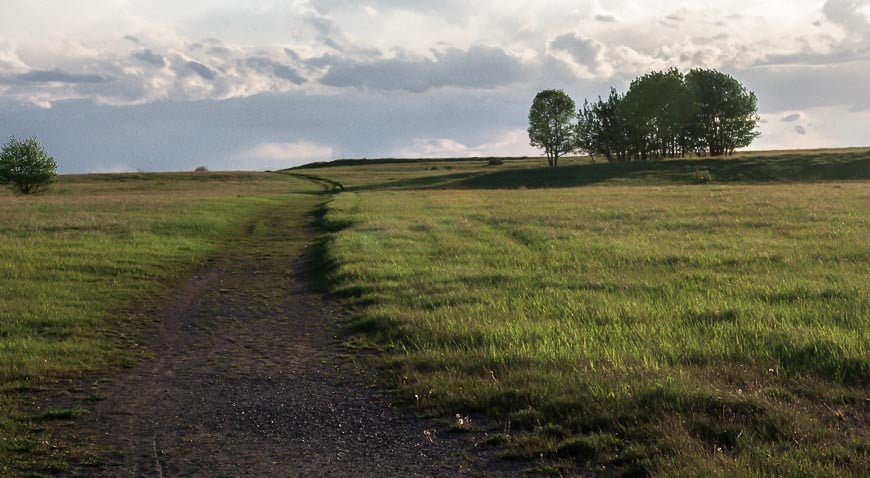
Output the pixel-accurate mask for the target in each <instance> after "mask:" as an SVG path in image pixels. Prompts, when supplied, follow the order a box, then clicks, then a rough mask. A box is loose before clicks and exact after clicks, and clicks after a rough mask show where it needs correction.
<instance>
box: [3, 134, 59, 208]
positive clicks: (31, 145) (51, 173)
mask: <svg viewBox="0 0 870 478" xmlns="http://www.w3.org/2000/svg"><path fill="white" fill-rule="evenodd" d="M56 180H57V163H56V162H55V161H54V158H52V157H51V156H49V155H48V153H47V152H46V151H45V148H43V147H42V145H41V144H39V141H38V140H37V139H36V137H35V136H31V137H29V138H27V139H24V140H19V139H18V138H16V137H14V136H13V137H12V138H10V139H9V142H8V143H6V144H5V145H4V146H3V149H2V150H0V183H3V184H9V185H10V186H11V187H12V189H14V190H15V191H17V192H19V193H21V194H30V193H34V192H36V191H38V190H39V189H42V188H44V187H46V186H49V185H51V184H52V183H54V182H55V181H56Z"/></svg>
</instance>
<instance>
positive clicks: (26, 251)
mask: <svg viewBox="0 0 870 478" xmlns="http://www.w3.org/2000/svg"><path fill="white" fill-rule="evenodd" d="M315 190H316V186H312V185H311V184H310V183H308V182H305V181H301V180H298V179H293V178H289V177H287V176H283V175H268V174H256V173H199V174H195V175H194V174H127V175H86V176H65V177H61V178H60V181H59V183H58V184H57V186H55V188H54V190H53V191H52V192H51V193H50V194H45V195H39V196H30V197H23V196H12V195H10V194H3V195H0V436H2V440H0V474H5V472H10V470H11V469H16V467H17V468H18V469H26V468H28V467H30V465H23V464H22V463H25V462H27V461H33V462H34V463H35V464H34V465H33V467H31V468H34V467H35V468H40V467H44V466H46V463H48V464H49V465H50V461H51V458H50V455H51V453H52V452H51V450H50V445H49V444H48V443H47V442H44V441H43V440H39V439H37V437H36V435H34V434H33V433H31V431H32V430H34V429H36V430H38V429H40V428H42V425H41V424H39V423H37V424H33V423H31V421H32V420H31V418H32V417H31V413H32V412H31V411H29V410H27V409H26V408H22V406H21V400H22V399H23V398H24V397H28V396H30V394H31V393H32V391H33V390H38V389H40V388H43V387H45V386H47V385H50V384H51V383H53V382H54V381H57V380H61V379H67V378H70V377H77V376H80V375H81V374H83V373H86V372H89V371H94V370H100V369H105V368H106V367H111V366H118V365H124V364H128V363H130V361H131V360H133V359H134V358H135V357H136V356H137V350H138V349H137V346H136V343H135V341H136V338H137V336H138V334H140V333H141V331H142V330H143V327H148V326H149V325H150V324H149V323H147V322H144V323H143V322H142V321H147V320H148V319H147V318H148V317H149V316H148V314H147V311H146V310H143V307H146V306H147V304H149V302H153V300H154V299H155V298H156V297H158V296H159V295H161V294H163V293H165V292H166V291H167V290H168V288H169V287H170V286H171V284H172V283H173V281H175V280H177V279H179V278H180V277H181V276H182V275H183V274H184V273H186V272H190V271H193V270H194V269H195V268H196V267H197V266H198V265H200V264H202V263H203V262H204V261H206V260H207V259H208V258H209V257H210V256H213V255H214V254H219V253H220V251H221V250H222V249H223V248H225V247H226V246H227V245H229V244H231V243H232V242H233V241H234V240H236V239H237V238H240V237H243V236H244V235H245V233H246V228H245V226H246V225H248V224H249V223H251V221H253V220H255V219H256V217H257V215H258V214H260V213H261V212H262V211H264V210H268V209H270V208H275V207H278V206H283V205H286V204H287V203H288V202H292V201H298V198H300V197H302V196H300V193H310V192H312V191H315ZM305 207H306V208H310V206H305Z"/></svg>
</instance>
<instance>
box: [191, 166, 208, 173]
mask: <svg viewBox="0 0 870 478" xmlns="http://www.w3.org/2000/svg"><path fill="white" fill-rule="evenodd" d="M193 172H195V173H207V172H208V166H197V167H196V169H194V170H193Z"/></svg>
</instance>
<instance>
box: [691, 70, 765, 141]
mask: <svg viewBox="0 0 870 478" xmlns="http://www.w3.org/2000/svg"><path fill="white" fill-rule="evenodd" d="M686 84H687V86H688V88H689V90H690V91H691V92H692V96H693V98H694V101H695V108H696V112H695V116H694V121H693V122H692V128H693V132H692V135H693V136H694V137H695V139H696V141H697V148H698V152H700V153H708V154H710V156H722V155H729V154H732V153H734V150H735V149H737V148H742V147H745V146H749V145H750V144H751V143H752V141H753V140H754V139H755V138H757V137H758V136H759V134H760V133H759V132H758V130H757V127H758V121H759V117H758V99H757V98H756V97H755V93H753V92H751V91H746V88H745V87H744V86H743V85H742V84H740V82H739V81H737V80H735V79H734V78H732V77H731V76H729V75H727V74H725V73H721V72H718V71H716V70H703V69H694V70H692V71H690V72H689V73H688V74H687V75H686Z"/></svg>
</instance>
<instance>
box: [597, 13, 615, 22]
mask: <svg viewBox="0 0 870 478" xmlns="http://www.w3.org/2000/svg"><path fill="white" fill-rule="evenodd" d="M595 20H597V21H599V22H602V23H615V22H616V17H615V16H613V15H605V14H602V13H599V14H598V15H595Z"/></svg>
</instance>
